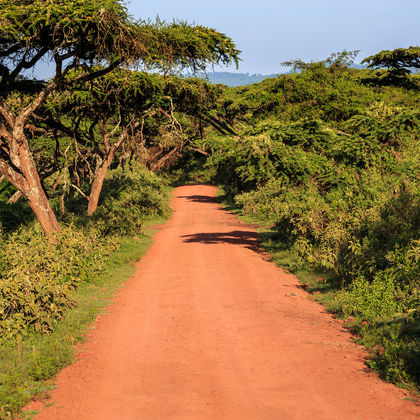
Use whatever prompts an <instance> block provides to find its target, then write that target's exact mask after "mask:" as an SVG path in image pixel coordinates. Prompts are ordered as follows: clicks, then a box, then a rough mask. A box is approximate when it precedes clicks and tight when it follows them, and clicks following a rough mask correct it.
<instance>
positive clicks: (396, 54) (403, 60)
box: [362, 47, 420, 72]
mask: <svg viewBox="0 0 420 420" xmlns="http://www.w3.org/2000/svg"><path fill="white" fill-rule="evenodd" d="M362 63H368V67H370V68H377V67H379V68H380V67H382V68H387V69H388V70H389V69H407V70H408V68H409V67H414V68H420V47H409V48H397V49H395V50H392V51H390V50H384V51H381V52H379V53H377V54H375V55H371V56H370V57H367V58H365V59H364V60H363V61H362ZM408 72H409V70H408Z"/></svg>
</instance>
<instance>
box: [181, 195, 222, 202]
mask: <svg viewBox="0 0 420 420" xmlns="http://www.w3.org/2000/svg"><path fill="white" fill-rule="evenodd" d="M177 198H186V199H187V200H188V201H194V202H195V203H220V198H219V197H212V196H210V195H178V196H177Z"/></svg>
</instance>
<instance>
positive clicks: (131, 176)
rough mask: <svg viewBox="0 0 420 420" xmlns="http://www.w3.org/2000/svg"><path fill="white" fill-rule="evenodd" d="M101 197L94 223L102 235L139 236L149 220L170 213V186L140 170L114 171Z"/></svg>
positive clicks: (105, 184) (138, 168)
mask: <svg viewBox="0 0 420 420" xmlns="http://www.w3.org/2000/svg"><path fill="white" fill-rule="evenodd" d="M102 197H103V198H102V199H101V201H100V204H99V208H98V210H97V211H96V212H95V214H94V219H93V220H94V221H95V222H96V223H97V226H98V227H99V228H100V231H101V233H102V234H103V235H107V234H110V233H112V234H118V235H139V234H140V233H141V230H142V226H143V223H144V220H145V218H146V217H150V216H153V217H162V216H167V215H168V214H169V206H168V194H167V187H166V186H165V185H164V184H163V183H162V179H161V178H159V177H158V176H156V175H155V174H153V173H151V172H149V171H147V170H145V169H143V168H141V167H136V168H134V169H132V170H130V169H128V168H127V169H126V170H122V169H117V170H114V171H111V173H110V174H109V176H108V177H107V179H106V180H105V182H104V186H103V190H102Z"/></svg>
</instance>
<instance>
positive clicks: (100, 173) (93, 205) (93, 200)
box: [87, 156, 113, 216]
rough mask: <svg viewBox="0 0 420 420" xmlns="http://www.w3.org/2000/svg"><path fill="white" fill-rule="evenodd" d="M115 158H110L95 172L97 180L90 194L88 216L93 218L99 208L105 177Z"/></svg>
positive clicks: (95, 179)
mask: <svg viewBox="0 0 420 420" xmlns="http://www.w3.org/2000/svg"><path fill="white" fill-rule="evenodd" d="M112 159H113V156H112V157H110V156H108V158H107V159H105V160H104V161H103V162H102V164H101V165H100V166H98V168H97V169H96V171H95V178H94V180H93V183H92V188H91V190H90V194H89V204H88V211H87V213H88V215H89V216H92V214H93V213H94V212H95V210H96V209H97V208H98V202H99V196H100V194H101V191H102V185H103V183H104V179H105V175H106V172H107V170H108V168H109V167H110V165H111V162H112Z"/></svg>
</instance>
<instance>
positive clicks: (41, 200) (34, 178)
mask: <svg viewBox="0 0 420 420" xmlns="http://www.w3.org/2000/svg"><path fill="white" fill-rule="evenodd" d="M14 137H15V138H16V140H17V143H18V144H19V146H18V151H17V152H18V153H17V156H15V158H16V161H17V162H16V163H18V164H19V168H20V169H21V171H22V175H23V177H24V180H25V182H24V183H23V185H15V187H17V188H18V189H19V190H20V191H22V194H23V195H24V196H25V198H26V199H27V200H28V202H29V205H30V207H31V209H32V210H33V211H34V213H35V215H36V217H37V219H38V221H39V222H40V224H41V226H42V229H43V230H44V232H45V234H46V235H47V237H49V238H50V237H52V236H53V234H54V233H58V232H60V225H59V224H58V222H57V218H56V217H55V214H54V212H53V210H52V208H51V206H50V203H49V201H48V198H47V196H46V194H45V191H44V189H43V188H42V184H41V179H40V177H39V174H38V171H37V169H36V166H35V162H34V159H33V157H32V153H31V151H30V149H29V145H28V142H27V139H26V137H25V135H24V133H23V130H17V132H16V133H14ZM6 176H7V174H6ZM9 181H11V182H12V180H11V179H9ZM12 183H13V182H12ZM19 187H20V188H19ZM22 187H23V188H22Z"/></svg>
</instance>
